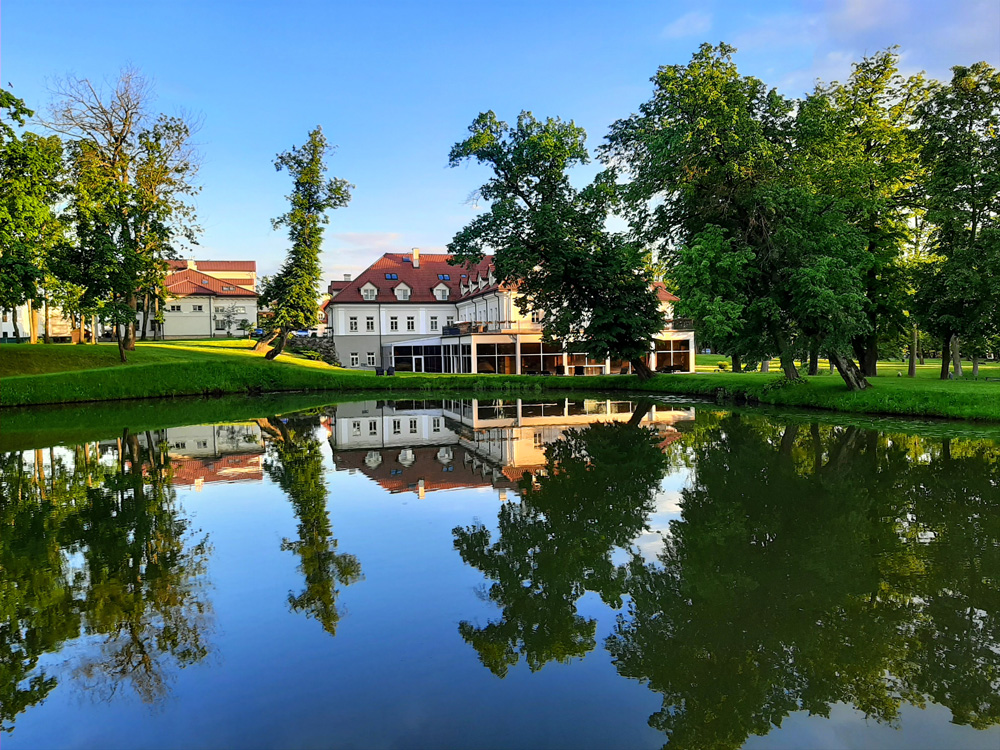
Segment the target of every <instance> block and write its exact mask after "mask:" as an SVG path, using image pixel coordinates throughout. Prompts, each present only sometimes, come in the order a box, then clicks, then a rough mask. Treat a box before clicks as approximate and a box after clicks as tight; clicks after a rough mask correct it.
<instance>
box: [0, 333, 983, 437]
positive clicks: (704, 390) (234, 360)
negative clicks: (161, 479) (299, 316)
mask: <svg viewBox="0 0 1000 750" xmlns="http://www.w3.org/2000/svg"><path fill="white" fill-rule="evenodd" d="M252 344H253V342H252V341H247V340H245V339H215V340H207V341H203V340H197V341H169V342H155V343H153V342H147V343H139V344H138V345H137V347H136V350H135V351H134V352H130V353H129V355H128V357H129V362H128V363H127V364H121V363H119V362H118V349H117V346H116V345H115V344H98V345H97V346H90V345H72V344H50V345H42V344H36V345H30V344H6V345H2V346H0V406H24V405H34V404H55V403H74V402H89V401H115V400H125V399H137V398H148V397H157V396H180V395H201V394H205V395H217V394H224V393H231V394H232V393H235V394H254V395H257V394H263V393H275V392H282V391H335V392H341V393H353V392H362V391H381V392H386V393H389V392H398V391H403V390H410V391H412V390H422V391H430V390H434V391H441V390H450V391H466V392H469V391H483V390H486V391H492V392H494V393H496V392H499V391H503V392H509V391H527V392H535V393H540V392H542V391H552V390H557V391H581V390H586V391H631V392H639V393H642V392H645V393H649V394H677V395H699V396H707V397H709V398H716V399H719V398H722V399H729V398H735V399H737V400H744V399H745V400H747V401H749V402H751V403H764V404H773V405H776V406H803V407H813V408H820V409H830V410H835V411H845V412H851V413H857V414H885V415H898V416H907V417H910V416H919V417H926V416H933V417H954V418H960V419H981V420H992V421H998V422H1000V382H987V381H986V378H987V377H990V378H1000V366H998V365H997V364H988V365H981V366H980V371H979V373H980V379H979V380H978V381H973V380H971V378H965V379H963V380H952V381H947V380H944V381H943V380H939V379H938V368H939V366H940V361H939V360H927V364H925V365H923V366H921V367H918V368H917V370H918V371H917V377H916V378H912V379H911V378H907V377H905V374H906V366H905V363H898V362H884V363H881V364H880V365H879V374H880V377H878V378H875V379H873V385H874V387H873V388H871V389H869V390H867V391H863V392H860V393H850V392H849V391H847V389H846V388H845V386H844V384H843V381H842V380H841V379H840V377H839V376H838V375H836V374H835V373H830V372H829V369H828V367H827V366H826V363H825V361H824V362H821V370H820V371H821V373H822V374H820V375H818V376H815V377H810V378H804V379H803V380H804V382H802V383H798V384H789V383H787V382H786V381H784V379H783V378H782V377H781V370H780V367H778V365H777V363H776V362H775V363H772V368H771V369H772V371H771V372H770V373H766V374H765V373H740V374H734V373H731V372H713V370H716V369H717V366H718V362H720V361H723V360H724V359H725V358H722V357H719V356H718V355H714V354H708V355H705V354H699V355H698V356H697V361H696V362H697V369H698V372H697V373H696V374H694V375H657V376H656V377H654V378H653V379H652V380H649V381H646V382H641V381H639V380H638V378H636V377H634V376H620V375H605V376H597V377H587V378H577V377H550V378H542V377H531V376H516V375H423V374H410V373H404V374H399V375H397V376H396V377H392V378H376V377H375V376H374V374H373V373H372V372H370V371H359V370H347V369H344V368H339V367H331V366H329V365H327V364H325V363H323V362H316V361H313V360H309V359H305V358H302V357H298V356H295V355H282V356H281V357H279V358H278V359H277V360H276V361H274V362H269V361H266V360H265V359H264V357H263V354H262V353H254V352H252V351H251V348H252ZM726 361H728V360H726ZM897 372H900V373H902V374H903V377H897V376H896V373H897ZM967 372H971V363H970V365H969V367H968V370H967Z"/></svg>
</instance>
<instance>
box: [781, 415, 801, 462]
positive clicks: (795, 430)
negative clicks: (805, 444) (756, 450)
mask: <svg viewBox="0 0 1000 750" xmlns="http://www.w3.org/2000/svg"><path fill="white" fill-rule="evenodd" d="M798 436H799V426H798V425H797V424H794V423H792V424H786V425H785V429H784V431H783V432H782V433H781V444H780V446H779V448H778V452H779V453H781V455H782V456H785V457H786V458H791V457H792V449H793V448H795V439H796V438H797V437H798Z"/></svg>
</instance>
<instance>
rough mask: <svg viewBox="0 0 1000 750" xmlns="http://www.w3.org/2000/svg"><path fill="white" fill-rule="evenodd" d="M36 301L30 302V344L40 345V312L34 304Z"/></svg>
mask: <svg viewBox="0 0 1000 750" xmlns="http://www.w3.org/2000/svg"><path fill="white" fill-rule="evenodd" d="M33 303H34V300H29V301H28V343H29V344H37V343H38V310H36V309H35V305H34V304H33Z"/></svg>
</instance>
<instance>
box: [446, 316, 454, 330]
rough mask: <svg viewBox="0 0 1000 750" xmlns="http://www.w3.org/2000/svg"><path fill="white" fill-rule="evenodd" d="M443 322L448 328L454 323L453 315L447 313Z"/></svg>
mask: <svg viewBox="0 0 1000 750" xmlns="http://www.w3.org/2000/svg"><path fill="white" fill-rule="evenodd" d="M444 324H445V325H446V326H448V327H449V328H450V327H451V326H453V325H455V316H454V315H449V316H448V317H447V318H445V319H444Z"/></svg>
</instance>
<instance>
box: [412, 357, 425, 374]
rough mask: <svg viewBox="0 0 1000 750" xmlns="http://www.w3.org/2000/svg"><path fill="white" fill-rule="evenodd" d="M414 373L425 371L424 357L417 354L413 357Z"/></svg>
mask: <svg viewBox="0 0 1000 750" xmlns="http://www.w3.org/2000/svg"><path fill="white" fill-rule="evenodd" d="M413 371H414V372H423V371H424V355H422V354H416V355H414V357H413Z"/></svg>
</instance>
